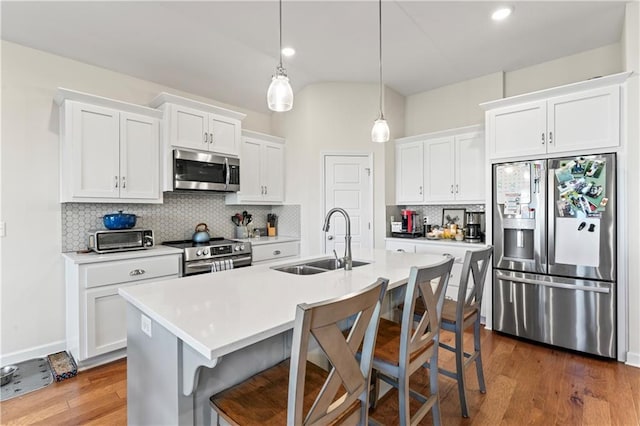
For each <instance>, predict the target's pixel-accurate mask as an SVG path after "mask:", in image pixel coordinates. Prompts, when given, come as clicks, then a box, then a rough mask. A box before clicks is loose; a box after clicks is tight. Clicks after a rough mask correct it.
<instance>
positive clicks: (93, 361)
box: [76, 348, 127, 371]
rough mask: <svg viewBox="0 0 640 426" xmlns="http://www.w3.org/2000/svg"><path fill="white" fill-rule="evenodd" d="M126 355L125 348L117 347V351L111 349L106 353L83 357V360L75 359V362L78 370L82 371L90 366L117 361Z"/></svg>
mask: <svg viewBox="0 0 640 426" xmlns="http://www.w3.org/2000/svg"><path fill="white" fill-rule="evenodd" d="M126 356H127V348H122V349H118V350H117V351H113V352H109V353H106V354H102V355H98V356H94V357H92V358H88V359H85V360H84V361H78V360H76V364H78V371H84V370H88V369H90V368H94V367H98V366H100V365H102V364H108V363H110V362H113V361H117V360H119V359H122V358H124V357H126Z"/></svg>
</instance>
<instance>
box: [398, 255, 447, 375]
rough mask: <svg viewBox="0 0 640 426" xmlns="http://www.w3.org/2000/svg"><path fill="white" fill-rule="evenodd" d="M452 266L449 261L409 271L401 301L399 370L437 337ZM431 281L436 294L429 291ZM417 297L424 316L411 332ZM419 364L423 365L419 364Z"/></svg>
mask: <svg viewBox="0 0 640 426" xmlns="http://www.w3.org/2000/svg"><path fill="white" fill-rule="evenodd" d="M453 262H454V259H453V258H452V257H449V258H447V259H445V260H443V261H442V262H440V263H438V264H437V265H434V266H429V267H425V268H418V267H416V266H414V267H412V268H411V274H410V275H409V281H408V282H407V289H406V293H405V299H404V306H405V309H404V310H403V311H402V322H401V330H402V331H401V333H400V358H399V363H400V365H401V366H403V365H404V366H407V365H409V363H410V360H411V355H412V354H413V353H415V352H416V351H418V350H420V349H422V348H423V347H425V346H426V345H428V344H429V341H431V340H434V338H436V337H437V336H439V333H440V319H441V317H442V305H443V303H444V296H445V293H446V289H447V284H448V282H449V275H450V273H451V267H452V266H453ZM434 280H437V286H436V290H435V292H434V290H433V287H432V281H434ZM418 297H420V298H422V302H423V303H424V306H425V307H426V313H425V315H423V316H422V318H421V319H420V321H419V322H418V325H417V326H416V327H415V328H414V327H413V324H414V311H415V307H416V298H418ZM406 307H409V309H406ZM436 345H437V342H436ZM422 362H424V361H421V362H419V363H420V364H421V363H422Z"/></svg>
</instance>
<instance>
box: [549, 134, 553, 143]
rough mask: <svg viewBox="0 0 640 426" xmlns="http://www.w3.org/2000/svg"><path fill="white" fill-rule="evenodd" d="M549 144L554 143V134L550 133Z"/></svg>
mask: <svg viewBox="0 0 640 426" xmlns="http://www.w3.org/2000/svg"><path fill="white" fill-rule="evenodd" d="M549 143H553V132H549Z"/></svg>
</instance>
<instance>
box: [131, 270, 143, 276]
mask: <svg viewBox="0 0 640 426" xmlns="http://www.w3.org/2000/svg"><path fill="white" fill-rule="evenodd" d="M145 272H147V271H145V270H144V269H134V270H132V271H131V272H129V275H130V276H132V277H135V276H136V275H142V274H144V273H145Z"/></svg>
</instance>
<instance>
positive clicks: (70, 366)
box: [47, 351, 78, 382]
mask: <svg viewBox="0 0 640 426" xmlns="http://www.w3.org/2000/svg"><path fill="white" fill-rule="evenodd" d="M47 360H48V361H49V365H50V366H51V370H52V373H53V378H54V379H56V382H60V381H62V380H64V379H68V378H70V377H73V376H75V375H77V374H78V367H77V366H76V362H75V361H74V360H73V357H72V356H71V355H69V354H68V353H67V352H65V351H62V352H57V353H55V354H51V355H48V356H47Z"/></svg>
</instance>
